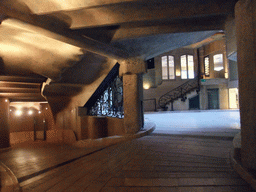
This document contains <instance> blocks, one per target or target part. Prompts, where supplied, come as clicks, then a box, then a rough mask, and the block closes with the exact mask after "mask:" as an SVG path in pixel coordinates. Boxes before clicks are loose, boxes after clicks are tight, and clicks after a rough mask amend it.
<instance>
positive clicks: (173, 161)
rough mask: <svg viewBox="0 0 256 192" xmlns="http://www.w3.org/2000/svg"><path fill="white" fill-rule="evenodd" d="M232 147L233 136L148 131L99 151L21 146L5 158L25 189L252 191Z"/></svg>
mask: <svg viewBox="0 0 256 192" xmlns="http://www.w3.org/2000/svg"><path fill="white" fill-rule="evenodd" d="M50 147H51V148H50ZM231 148H232V141H231V140H220V139H210V138H208V139H204V138H195V137H183V136H170V135H166V136H163V135H149V136H145V137H142V138H139V139H135V140H132V141H127V142H124V143H122V144H118V145H113V146H110V147H108V148H105V149H95V150H88V149H86V150H85V149H78V148H75V147H70V146H60V145H56V146H53V145H51V146H48V145H47V144H45V145H43V146H39V145H38V146H36V145H35V146H34V147H23V148H22V147H20V148H15V149H12V150H7V151H5V152H4V151H3V152H2V153H1V160H2V161H3V162H4V163H5V164H7V165H8V167H9V168H11V170H12V171H13V172H14V174H15V175H16V176H17V177H18V180H19V182H20V186H21V188H22V191H23V192H29V191H36V192H40V191H54V192H56V191H65V192H67V191H79V192H80V191H88V192H93V191H102V192H113V191H114V192H115V191H125V192H129V191H133V192H134V191H135V192H136V191H138V192H141V191H142V192H143V191H153V192H155V191H159V192H160V191H161V192H164V191H172V192H192V191H207V192H209V191H210V192H211V191H212V192H220V191H223V192H224V191H225V192H235V191H236V192H249V191H253V190H252V189H251V187H250V186H249V185H248V184H247V183H246V182H245V181H243V180H242V179H241V178H240V177H239V176H238V175H237V174H236V173H235V172H234V170H233V169H232V167H231V165H230V161H229V155H230V154H229V153H230V150H231ZM93 151H94V152H93ZM31 154H37V156H36V159H35V158H33V157H32V155H31ZM4 157H6V158H4ZM58 157H59V158H58ZM32 161H33V162H34V163H31V162H32ZM18 162H19V163H18ZM40 169H41V170H40ZM33 171H34V173H33ZM35 171H37V172H35ZM25 174H27V176H26V175H25Z"/></svg>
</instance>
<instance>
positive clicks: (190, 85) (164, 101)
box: [158, 77, 200, 110]
mask: <svg viewBox="0 0 256 192" xmlns="http://www.w3.org/2000/svg"><path fill="white" fill-rule="evenodd" d="M195 89H196V90H197V91H199V90H200V86H199V78H198V77H195V78H194V79H191V80H189V81H187V82H186V83H183V84H182V85H180V86H178V87H176V88H174V89H172V90H171V91H169V92H167V93H165V94H164V95H162V96H161V97H160V99H159V101H158V105H159V106H160V107H161V108H162V109H163V110H166V109H167V107H166V105H168V104H169V103H172V104H173V102H174V101H175V100H177V99H179V98H181V100H182V101H185V100H186V95H187V94H188V93H190V92H191V91H193V90H195Z"/></svg>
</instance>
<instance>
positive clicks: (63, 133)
mask: <svg viewBox="0 0 256 192" xmlns="http://www.w3.org/2000/svg"><path fill="white" fill-rule="evenodd" d="M46 141H47V142H50V143H74V142H76V136H75V134H74V131H72V130H63V129H55V130H49V131H46Z"/></svg>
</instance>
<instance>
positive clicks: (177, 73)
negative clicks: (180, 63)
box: [176, 69, 180, 77]
mask: <svg viewBox="0 0 256 192" xmlns="http://www.w3.org/2000/svg"><path fill="white" fill-rule="evenodd" d="M176 77H180V70H179V69H176Z"/></svg>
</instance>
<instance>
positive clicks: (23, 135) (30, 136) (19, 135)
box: [10, 131, 34, 145]
mask: <svg viewBox="0 0 256 192" xmlns="http://www.w3.org/2000/svg"><path fill="white" fill-rule="evenodd" d="M27 141H34V131H22V132H12V133H10V144H11V145H14V144H18V143H23V142H27Z"/></svg>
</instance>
